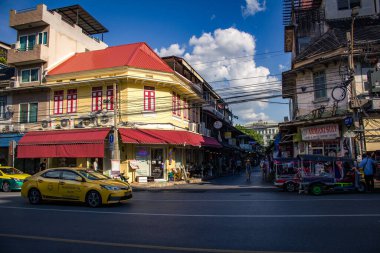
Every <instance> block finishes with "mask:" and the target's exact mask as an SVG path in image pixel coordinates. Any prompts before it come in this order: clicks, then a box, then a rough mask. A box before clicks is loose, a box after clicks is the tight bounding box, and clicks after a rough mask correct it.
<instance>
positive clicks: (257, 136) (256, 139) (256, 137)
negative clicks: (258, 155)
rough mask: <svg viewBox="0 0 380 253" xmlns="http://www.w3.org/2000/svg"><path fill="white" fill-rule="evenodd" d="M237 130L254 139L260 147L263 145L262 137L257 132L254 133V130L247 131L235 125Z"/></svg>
mask: <svg viewBox="0 0 380 253" xmlns="http://www.w3.org/2000/svg"><path fill="white" fill-rule="evenodd" d="M235 127H236V128H237V129H238V130H240V131H242V132H243V133H245V134H246V135H248V136H249V137H251V138H253V139H255V141H256V142H257V143H259V144H260V145H264V140H263V136H262V135H261V134H259V133H258V132H256V131H255V130H253V129H248V128H246V127H244V126H241V125H236V126H235Z"/></svg>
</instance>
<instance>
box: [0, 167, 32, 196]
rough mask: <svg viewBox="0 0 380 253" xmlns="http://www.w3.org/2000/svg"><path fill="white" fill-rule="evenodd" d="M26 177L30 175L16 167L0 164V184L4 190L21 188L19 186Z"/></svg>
mask: <svg viewBox="0 0 380 253" xmlns="http://www.w3.org/2000/svg"><path fill="white" fill-rule="evenodd" d="M27 177H30V175H29V174H26V173H24V172H22V171H19V170H18V169H16V168H13V167H8V166H0V186H1V190H2V191H4V192H10V191H15V190H21V186H22V185H23V183H24V180H25V178H27Z"/></svg>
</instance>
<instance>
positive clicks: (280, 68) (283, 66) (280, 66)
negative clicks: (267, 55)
mask: <svg viewBox="0 0 380 253" xmlns="http://www.w3.org/2000/svg"><path fill="white" fill-rule="evenodd" d="M288 68H289V67H288V66H286V65H282V64H278V69H279V70H280V71H281V72H282V71H285V70H287V69H288Z"/></svg>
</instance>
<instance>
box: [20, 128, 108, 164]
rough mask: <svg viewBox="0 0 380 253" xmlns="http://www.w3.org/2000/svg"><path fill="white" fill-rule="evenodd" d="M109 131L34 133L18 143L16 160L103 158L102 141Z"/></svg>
mask: <svg viewBox="0 0 380 253" xmlns="http://www.w3.org/2000/svg"><path fill="white" fill-rule="evenodd" d="M109 131H110V129H109V128H104V129H81V130H77V129H76V130H59V131H36V132H28V133H26V134H25V135H24V136H23V137H22V138H21V140H20V141H19V143H18V147H17V157H18V158H40V157H44V158H45V157H46V158H49V157H89V158H90V157H104V140H105V138H106V137H107V135H108V133H109Z"/></svg>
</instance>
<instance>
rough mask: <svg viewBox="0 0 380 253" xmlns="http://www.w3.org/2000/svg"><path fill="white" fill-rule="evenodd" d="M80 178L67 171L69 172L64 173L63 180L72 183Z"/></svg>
mask: <svg viewBox="0 0 380 253" xmlns="http://www.w3.org/2000/svg"><path fill="white" fill-rule="evenodd" d="M77 177H79V175H78V174H76V173H74V172H72V171H67V170H64V171H62V179H63V180H71V181H75V179H76V178H77Z"/></svg>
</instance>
